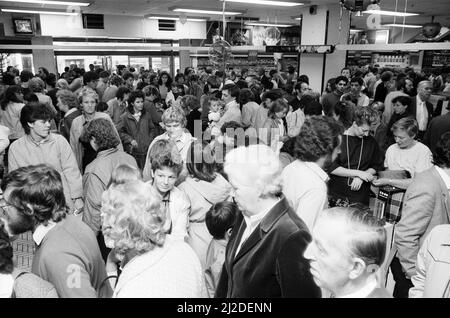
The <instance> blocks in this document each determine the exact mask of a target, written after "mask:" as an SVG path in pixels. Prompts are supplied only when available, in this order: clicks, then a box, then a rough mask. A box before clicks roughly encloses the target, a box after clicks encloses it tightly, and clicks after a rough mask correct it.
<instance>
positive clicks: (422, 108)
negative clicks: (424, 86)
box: [416, 95, 428, 131]
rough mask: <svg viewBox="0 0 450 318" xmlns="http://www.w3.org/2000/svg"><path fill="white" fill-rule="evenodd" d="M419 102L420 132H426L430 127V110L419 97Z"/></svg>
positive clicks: (417, 98) (418, 120) (418, 118)
mask: <svg viewBox="0 0 450 318" xmlns="http://www.w3.org/2000/svg"><path fill="white" fill-rule="evenodd" d="M416 100H417V115H416V116H417V123H418V124H419V130H420V131H425V130H426V129H427V125H428V110H427V105H426V103H425V102H423V101H422V100H421V99H420V97H419V95H417V97H416Z"/></svg>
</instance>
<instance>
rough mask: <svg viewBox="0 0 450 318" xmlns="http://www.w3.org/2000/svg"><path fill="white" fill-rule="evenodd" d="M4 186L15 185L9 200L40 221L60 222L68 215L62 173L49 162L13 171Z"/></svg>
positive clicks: (4, 181) (44, 222) (18, 208)
mask: <svg viewBox="0 0 450 318" xmlns="http://www.w3.org/2000/svg"><path fill="white" fill-rule="evenodd" d="M1 188H2V190H3V192H5V190H6V188H8V189H11V192H10V195H9V201H10V202H11V204H13V205H14V206H15V207H16V209H17V210H19V211H21V212H22V213H23V214H24V215H26V216H30V217H34V218H35V219H36V221H37V223H38V224H41V223H42V224H44V225H47V224H48V221H50V220H52V221H53V222H59V221H61V220H62V219H64V218H65V217H66V214H67V205H66V199H65V197H64V189H63V185H62V181H61V175H60V174H59V172H58V171H56V170H55V169H54V168H53V167H51V166H50V165H47V164H39V165H35V166H26V167H21V168H18V169H16V170H13V171H11V172H10V173H9V174H8V175H7V176H6V177H5V178H4V179H3V180H2V185H1Z"/></svg>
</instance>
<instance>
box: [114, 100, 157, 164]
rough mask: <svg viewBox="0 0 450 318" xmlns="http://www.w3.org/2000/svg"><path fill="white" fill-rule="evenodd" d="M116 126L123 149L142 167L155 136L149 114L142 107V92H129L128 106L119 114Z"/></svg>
mask: <svg viewBox="0 0 450 318" xmlns="http://www.w3.org/2000/svg"><path fill="white" fill-rule="evenodd" d="M120 120H121V122H120V124H119V127H118V131H119V135H120V139H121V140H122V143H123V145H124V149H125V151H126V152H128V153H129V154H130V155H132V156H133V157H134V158H135V159H136V161H137V164H138V167H139V168H140V169H144V165H145V158H146V155H147V151H148V147H149V146H150V144H151V142H152V141H153V138H155V137H156V129H155V126H154V125H153V121H152V118H151V116H150V114H149V113H148V112H147V111H146V110H145V108H144V94H143V93H142V92H140V91H134V92H131V94H130V97H129V98H128V108H127V110H126V111H125V113H123V114H122V116H120Z"/></svg>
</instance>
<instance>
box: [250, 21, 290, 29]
mask: <svg viewBox="0 0 450 318" xmlns="http://www.w3.org/2000/svg"><path fill="white" fill-rule="evenodd" d="M245 25H255V26H273V27H280V28H289V27H293V26H295V25H292V24H281V23H265V22H246V23H245Z"/></svg>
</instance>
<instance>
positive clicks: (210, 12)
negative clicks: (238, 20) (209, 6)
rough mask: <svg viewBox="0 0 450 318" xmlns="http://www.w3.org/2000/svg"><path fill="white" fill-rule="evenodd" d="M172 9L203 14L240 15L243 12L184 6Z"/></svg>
mask: <svg viewBox="0 0 450 318" xmlns="http://www.w3.org/2000/svg"><path fill="white" fill-rule="evenodd" d="M172 11H175V12H186V13H203V14H220V15H222V14H225V15H238V14H242V12H232V11H225V12H222V11H214V10H197V9H184V8H174V9H172Z"/></svg>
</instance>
